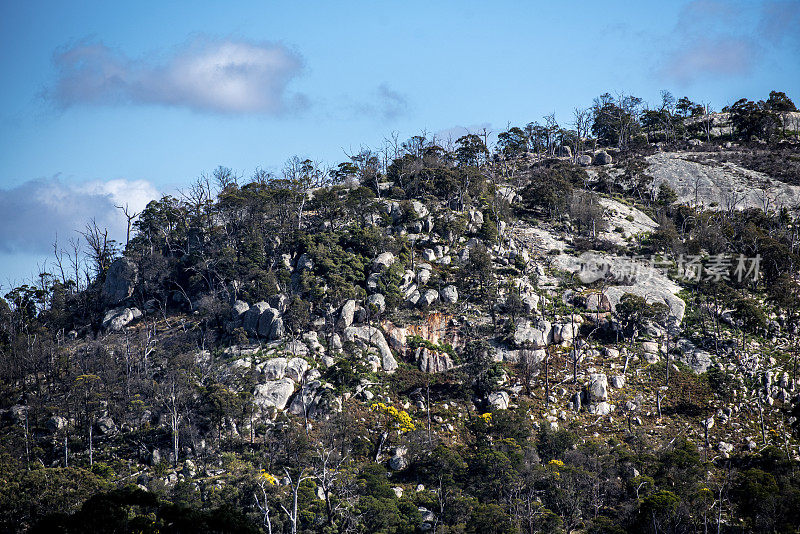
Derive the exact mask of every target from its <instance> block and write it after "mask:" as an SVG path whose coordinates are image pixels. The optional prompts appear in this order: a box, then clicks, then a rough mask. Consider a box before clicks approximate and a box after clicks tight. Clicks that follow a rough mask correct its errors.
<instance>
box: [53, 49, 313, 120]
mask: <svg viewBox="0 0 800 534" xmlns="http://www.w3.org/2000/svg"><path fill="white" fill-rule="evenodd" d="M54 63H55V66H56V69H57V78H56V81H55V83H54V85H53V86H52V87H51V88H50V89H48V90H47V91H46V94H47V96H49V97H50V98H51V99H52V100H54V101H55V102H56V103H57V104H58V105H60V106H62V107H69V106H73V105H78V104H89V105H112V104H128V103H130V104H158V105H166V106H177V107H186V108H190V109H193V110H196V111H211V112H221V113H263V114H271V115H276V114H280V113H283V112H285V111H288V110H291V109H294V108H297V107H301V106H304V105H305V103H306V98H305V96H303V95H301V94H290V93H289V92H288V89H287V86H288V84H289V83H290V82H291V81H292V80H293V79H294V78H296V77H297V76H298V75H299V74H300V72H301V71H302V68H303V61H302V58H301V57H300V56H299V54H297V53H296V52H293V51H291V50H289V49H288V48H287V47H285V46H284V45H281V44H275V43H254V42H248V41H242V40H230V39H228V40H219V39H210V38H198V39H195V40H194V41H192V42H191V43H189V44H188V45H185V46H183V47H180V48H179V49H177V50H176V51H174V52H173V53H172V54H169V55H168V56H167V57H166V59H164V60H163V61H156V60H153V59H143V58H129V57H127V56H126V55H125V54H123V53H121V52H119V51H116V50H113V49H111V48H109V47H108V46H106V45H105V44H103V43H85V42H84V43H80V44H77V45H75V46H72V47H69V48H67V49H65V50H61V51H59V52H57V53H56V54H55V57H54Z"/></svg>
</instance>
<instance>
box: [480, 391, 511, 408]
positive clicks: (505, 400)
mask: <svg viewBox="0 0 800 534" xmlns="http://www.w3.org/2000/svg"><path fill="white" fill-rule="evenodd" d="M509 400H510V398H509V396H508V393H506V392H505V391H496V392H494V393H489V396H488V397H487V398H486V402H487V403H488V404H489V406H491V408H492V409H493V410H506V409H508V404H509Z"/></svg>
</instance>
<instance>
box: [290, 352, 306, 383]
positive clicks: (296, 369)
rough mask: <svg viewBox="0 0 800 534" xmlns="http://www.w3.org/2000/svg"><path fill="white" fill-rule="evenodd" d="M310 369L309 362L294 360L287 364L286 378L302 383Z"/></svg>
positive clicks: (300, 359)
mask: <svg viewBox="0 0 800 534" xmlns="http://www.w3.org/2000/svg"><path fill="white" fill-rule="evenodd" d="M308 368H309V365H308V362H307V361H305V360H304V359H303V358H292V359H291V360H289V361H288V362H287V363H286V376H287V377H289V378H291V379H292V380H294V381H295V382H302V381H303V377H304V376H305V374H306V372H307V371H308Z"/></svg>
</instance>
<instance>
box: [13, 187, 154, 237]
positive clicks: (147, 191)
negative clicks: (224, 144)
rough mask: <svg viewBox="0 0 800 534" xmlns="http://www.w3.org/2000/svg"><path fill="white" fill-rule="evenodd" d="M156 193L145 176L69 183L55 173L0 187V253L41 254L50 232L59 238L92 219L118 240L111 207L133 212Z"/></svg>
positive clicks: (118, 217)
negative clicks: (2, 188) (54, 174)
mask: <svg viewBox="0 0 800 534" xmlns="http://www.w3.org/2000/svg"><path fill="white" fill-rule="evenodd" d="M159 197H160V194H159V192H158V190H156V188H155V187H154V186H153V185H152V184H151V183H150V182H148V181H146V180H134V181H131V180H122V179H117V180H108V181H99V180H98V181H88V182H82V183H70V182H65V181H62V180H61V179H60V178H59V177H58V176H54V177H52V178H40V179H36V180H30V181H28V182H24V183H22V184H20V185H18V186H16V187H13V188H10V189H5V190H0V253H17V252H26V253H46V252H48V251H51V250H52V245H53V241H54V240H55V238H56V236H58V239H59V240H60V241H62V242H65V241H66V240H67V239H69V237H72V236H74V235H75V231H77V230H82V229H83V228H84V227H85V226H86V223H87V222H89V221H90V219H92V218H94V219H95V220H96V221H97V224H98V226H100V227H104V228H108V230H109V234H110V235H111V236H112V237H113V238H114V239H117V240H118V241H122V240H124V238H125V229H126V219H125V217H124V215H123V214H122V212H121V211H120V210H119V209H117V208H116V207H115V206H116V205H121V206H123V205H125V204H127V205H128V207H129V210H130V211H133V212H138V211H141V210H142V209H143V208H144V207H145V206H146V205H147V203H148V202H149V201H151V200H153V199H156V198H159Z"/></svg>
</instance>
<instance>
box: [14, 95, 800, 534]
mask: <svg viewBox="0 0 800 534" xmlns="http://www.w3.org/2000/svg"><path fill="white" fill-rule="evenodd" d="M771 98H772V96H771ZM598 105H599V104H598ZM606 105H613V106H619V107H617V109H623V107H622V105H623V103H622V102H619V103H614V102H612V103H611V104H608V103H607V104H606ZM767 109H768V108H767ZM606 111H608V110H606ZM603 113H604V112H602V109H601V110H598V111H597V113H596V115H595V126H596V128H593V132H594V134H595V136H596V138H595V139H593V140H589V139H586V138H584V137H582V136H577V137H575V136H570V135H569V133H570V132H568V131H566V130H562V131H561V133H560V134H559V136H551V135H550V134H547V136H546V138H545V137H536V136H537V133H536V132H537V131H538V130H536V129H535V128H534V127H533V126H531V125H529V128H527V129H525V128H511V129H509V130H508V131H506V132H502V133H501V134H500V135H499V137H498V143H497V145H496V146H494V147H490V146H487V145H486V144H485V140H484V139H482V138H481V137H479V136H477V135H466V136H464V137H462V138H459V139H458V140H457V141H456V142H455V144H454V145H453V146H451V147H444V146H442V145H441V144H439V143H438V142H437V141H436V140H435V139H426V138H424V137H422V136H420V137H415V138H413V139H412V140H410V141H408V142H407V143H406V144H405V145H403V149H402V150H401V151H399V152H398V154H396V156H395V157H393V158H390V160H389V162H388V164H386V165H384V166H382V165H381V163H380V161H379V159H378V157H376V155H375V154H373V153H371V152H368V151H366V152H363V153H361V154H359V155H358V156H355V157H353V158H352V159H351V160H349V161H347V162H344V163H342V164H341V165H339V166H338V167H337V168H335V169H333V170H332V171H330V172H323V170H322V169H320V168H319V167H317V166H316V165H315V164H314V163H313V162H311V161H308V160H306V161H300V160H297V161H294V162H293V164H292V165H291V166H290V168H288V169H287V172H286V173H285V176H284V177H283V178H280V179H278V178H270V177H265V176H264V175H261V174H257V175H256V176H254V177H253V178H252V179H249V180H245V179H242V178H239V177H235V176H233V175H232V173H230V171H228V170H227V169H218V170H217V171H216V172H215V179H216V189H215V190H212V187H211V186H210V185H209V183H208V182H206V184H205V186H204V185H203V184H202V183H198V184H197V186H196V187H194V188H192V189H191V191H192V192H193V194H187V195H185V199H184V200H178V199H175V198H172V197H165V198H163V199H161V200H159V201H154V202H152V203H151V204H150V205H149V206H148V207H147V209H146V210H145V211H144V212H142V213H141V214H139V215H138V218H137V219H136V221H135V223H134V236H133V238H132V239H131V240H130V242H129V243H128V244H127V246H126V247H125V249H124V250H117V249H115V248H114V247H113V244H112V245H109V244H107V243H106V244H102V246H100V245H98V248H96V249H94V251H93V252H94V254H93V256H91V257H90V258H88V259H87V262H88V263H87V264H86V267H87V269H89V271H90V272H93V273H94V274H93V277H92V278H91V280H90V281H89V283H82V282H81V281H80V280H70V279H68V277H67V276H66V275H60V276H45V277H43V279H42V286H41V287H33V286H22V287H20V288H17V289H15V290H14V291H12V292H10V293H9V294H8V295H6V300H5V301H0V320H1V321H2V337H0V349H1V350H2V354H3V359H4V362H5V363H4V365H3V366H2V373H3V377H2V381H0V384H2V406H3V409H2V427H0V439H1V440H2V458H3V460H2V469H3V472H2V480H3V484H2V485H1V486H2V487H0V506H2V510H3V511H4V513H3V514H2V515H3V517H2V519H0V524H2V529H3V530H4V531H26V530H33V531H42V532H45V531H59V532H61V531H64V532H72V531H76V532H78V531H89V530H85V529H86V528H88V527H86V525H97V524H100V523H101V522H104V523H105V524H107V525H112V524H113V525H123V524H124V525H125V526H124V527H122V526H120V527H118V528H120V529H123V530H116V531H127V530H124V529H128V528H130V529H134V528H135V529H138V530H137V531H141V532H156V531H170V532H172V531H176V532H178V531H181V532H184V531H188V530H181V529H182V528H184V529H186V528H189V529H190V530H191V529H196V530H208V531H215V532H222V531H226V532H227V531H229V530H230V529H234V530H235V531H253V532H293V533H294V532H423V531H433V532H437V531H439V532H598V533H599V532H622V531H636V532H640V531H642V532H644V531H647V532H651V531H652V532H666V531H669V532H690V531H691V532H695V531H700V530H701V529H703V528H705V529H709V528H714V529H716V530H717V532H734V531H736V532H740V531H759V532H778V531H780V532H796V531H797V530H796V528H797V525H798V524H800V520H799V518H798V516H797V510H798V509H800V508H799V507H798V506H797V505H800V500H798V495H800V478H798V472H800V471H798V466H800V428H798V419H797V418H798V415H800V377H798V376H797V371H798V361H797V360H798V352H799V350H798V349H799V348H800V333H799V332H798V330H799V329H800V284H799V283H798V265H799V264H798V259H800V257H798V246H800V237H798V234H797V228H798V222H799V221H798V220H797V213H798V211H797V210H798V208H800V186H799V185H798V182H797V179H796V178H797V177H796V176H794V178H792V175H791V172H792V171H791V169H792V165H793V163H792V162H797V161H800V149H798V146H799V145H798V143H797V138H796V131H793V130H792V128H791V127H790V126H787V127H785V128H782V129H780V128H778V129H770V130H764V131H763V132H760V133H759V135H761V136H762V139H761V140H763V141H765V142H767V143H768V144H762V143H761V142H760V140H754V139H753V138H752V136H749V135H748V134H747V132H745V131H744V130H741V122H737V121H736V120H733V122H732V123H731V124H732V126H731V128H732V129H733V130H732V131H729V132H726V131H723V130H719V131H717V130H715V131H714V132H713V133H714V136H715V137H713V138H712V136H710V135H705V136H703V135H701V134H702V132H700V133H698V132H697V131H694V133H693V131H692V130H691V129H685V128H687V127H689V126H691V125H692V124H695V123H697V121H700V120H701V119H692V120H689V119H686V120H685V121H684V118H683V117H680V116H678V115H675V116H673V115H670V117H673V118H672V119H671V120H674V121H675V122H674V124H679V125H681V126H680V127H681V128H682V129H681V130H680V134H679V135H678V136H677V137H675V135H676V134H674V133H671V132H673V130H672V128H673V127H674V128H677V126H674V124H673V123H670V124H673V126H670V127H669V128H661V129H659V130H658V131H656V132H647V136H646V137H645V136H644V133H642V132H643V130H636V131H634V132H629V133H630V137H629V138H628V141H625V138H626V137H625V136H626V135H628V133H626V132H627V130H625V129H624V128H627V127H628V126H624V128H623V126H620V125H619V124H618V123H612V124H604V123H603V122H602V121H603V117H604V116H605V115H603ZM726 113H728V115H727V116H726V117H724V118H721V119H720V120H724V121H729V122H730V121H731V120H732V119H731V117H730V115H731V114H736V113H737V110H736V109H734V110H732V111H730V112H726ZM795 115H796V114H795ZM788 117H789V118H790V119H792V117H794V115H788ZM715 120H716V119H715ZM792 120H794V119H792ZM784 122H786V121H784ZM637 124H638V123H637ZM787 124H788V123H787ZM645 126H646V125H644V124H643V125H642V126H641V128H645ZM784 126H785V125H784ZM715 128H716V126H715ZM795 130H796V129H795ZM707 133H708V132H707ZM614 134H615V135H616V137H615V138H614ZM609 136H611V137H609ZM542 139H545V140H544V141H543V140H542ZM614 140H616V142H613V141H614ZM765 161H767V162H770V161H771V162H775V161H784V162H786V164H785V165H781V167H782V169H783V170H781V171H779V172H773V171H772V170H771V167H770V165H768V164H766V163H765ZM137 525H138V526H137ZM187 525H192V526H187ZM48 528H52V529H54V530H47V529H48ZM115 528H117V527H115ZM36 529H38V530H36ZM59 529H60V530H59ZM148 529H150V530H148ZM793 529H794V530H793Z"/></svg>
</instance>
